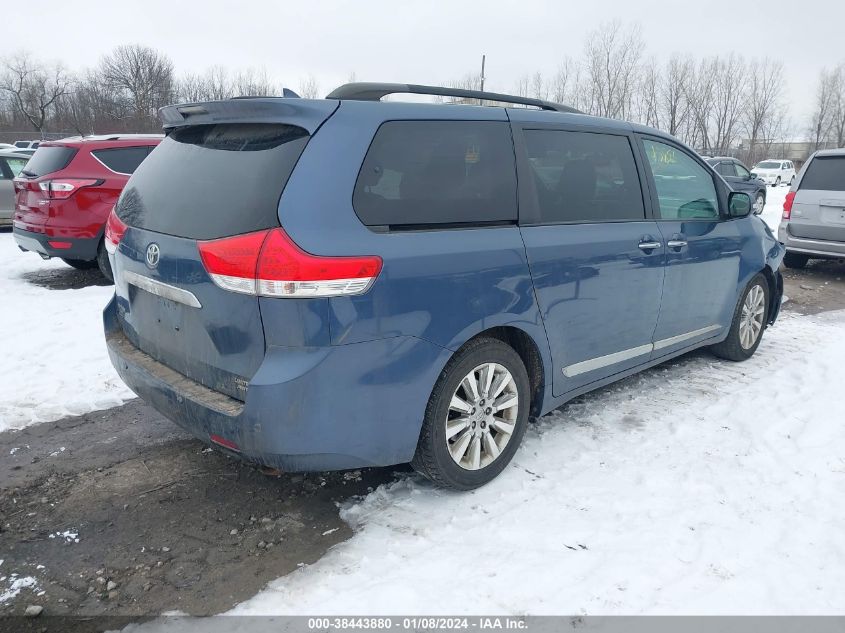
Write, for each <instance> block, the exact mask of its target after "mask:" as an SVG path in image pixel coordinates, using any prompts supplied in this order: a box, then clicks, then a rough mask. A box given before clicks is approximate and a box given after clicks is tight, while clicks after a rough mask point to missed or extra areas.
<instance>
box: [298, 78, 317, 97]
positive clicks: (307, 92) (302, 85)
mask: <svg viewBox="0 0 845 633" xmlns="http://www.w3.org/2000/svg"><path fill="white" fill-rule="evenodd" d="M299 96H300V97H302V98H303V99H317V98H318V97H319V96H320V84H319V83H317V78H316V77H315V76H314V75H308V76H307V77H305V78H304V79H300V80H299Z"/></svg>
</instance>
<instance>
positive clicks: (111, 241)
mask: <svg viewBox="0 0 845 633" xmlns="http://www.w3.org/2000/svg"><path fill="white" fill-rule="evenodd" d="M126 228H127V227H126V225H125V224H124V223H123V220H121V219H120V218H119V217H117V213H115V210H114V207H112V210H111V212H110V213H109V217H108V219H107V220H106V235H105V240H104V242H105V245H106V250H107V251H108V252H109V253H110V254H112V255H113V254H114V252H115V251H116V250H117V245H118V244H120V240H122V239H123V234H124V233H126Z"/></svg>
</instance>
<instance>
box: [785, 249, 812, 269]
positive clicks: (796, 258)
mask: <svg viewBox="0 0 845 633" xmlns="http://www.w3.org/2000/svg"><path fill="white" fill-rule="evenodd" d="M808 261H810V256H809V255H804V254H803V253H789V252H787V253H786V254H785V255H784V256H783V265H784V266H786V267H787V268H804V266H806V265H807V262H808Z"/></svg>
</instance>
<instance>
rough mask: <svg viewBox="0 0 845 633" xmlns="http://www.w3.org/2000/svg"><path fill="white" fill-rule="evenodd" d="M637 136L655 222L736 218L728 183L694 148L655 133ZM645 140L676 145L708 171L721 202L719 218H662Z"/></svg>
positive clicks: (717, 220)
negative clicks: (728, 210)
mask: <svg viewBox="0 0 845 633" xmlns="http://www.w3.org/2000/svg"><path fill="white" fill-rule="evenodd" d="M634 136H636V138H637V143H636V145H637V150H636V151H637V152H638V153H639V154H640V155H641V157H642V160H643V164H644V167H645V170H646V171H645V177H646V179H647V180H648V184H649V191H650V194H651V208H652V215H651V217H652V219H653V220H654V221H655V222H725V221H728V220H735V219H737V218H734V217H732V216H730V215H729V214H728V212H727V208H728V187H727V183H726V182H725V180H724V179H723V177H722V175H721V174H719V173H718V172H717V171H716V170H715V169H713V168H710V169H708V167H710V165H708V164H707V161H705V160H704V159H703V158H701V156H699V155H698V154H697V153H695V152H693V151H692V150H690V149H688V148H687V147H685V146H683V145H681V144H680V143H678V142H677V141H675V140H673V139H671V138H666V137H663V136H657V135H655V134H645V133H642V132H636V133H635V134H634ZM643 141H654V142H655V143H662V144H664V145H669V146H671V147H674V148H675V149H677V150H678V151H681V152H683V153H684V154H686V155H687V156H688V157H690V158H692V159H693V161H695V162H696V163H698V164H699V165H700V166H701V167H702V168H703V169H704V171H705V172H706V173H708V174H709V175H710V179H711V180H712V181H713V187H714V188H715V189H716V201H717V202H718V203H719V217H718V218H683V219H681V218H661V217H660V200H659V199H658V197H657V183H655V181H654V174H653V173H652V171H651V166H650V165H649V163H648V158H647V157H646V151H645V145H644V144H643Z"/></svg>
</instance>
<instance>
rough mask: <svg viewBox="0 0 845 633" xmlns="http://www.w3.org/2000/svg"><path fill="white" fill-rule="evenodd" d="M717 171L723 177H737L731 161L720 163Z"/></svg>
mask: <svg viewBox="0 0 845 633" xmlns="http://www.w3.org/2000/svg"><path fill="white" fill-rule="evenodd" d="M716 171H718V172H719V173H720V174H721V175H722V176H731V177H734V176H736V170H734V165H733V163H731V162H730V161H722V162H721V163H719V166H718V167H717V168H716Z"/></svg>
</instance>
